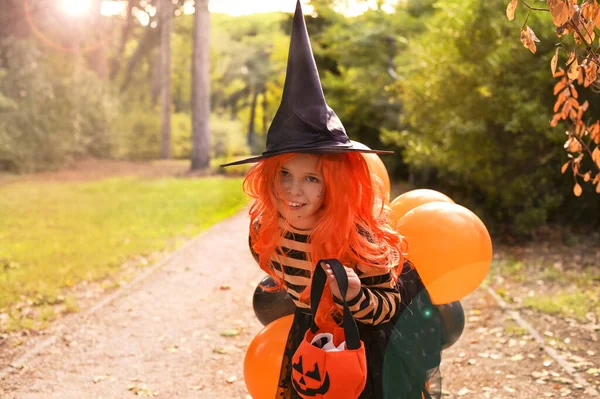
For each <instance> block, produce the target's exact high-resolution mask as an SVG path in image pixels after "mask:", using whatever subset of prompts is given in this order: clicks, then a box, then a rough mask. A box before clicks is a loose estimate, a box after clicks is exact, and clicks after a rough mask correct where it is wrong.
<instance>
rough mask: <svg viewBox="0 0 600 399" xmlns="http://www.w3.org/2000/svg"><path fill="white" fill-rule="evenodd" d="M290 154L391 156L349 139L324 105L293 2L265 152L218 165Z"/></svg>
mask: <svg viewBox="0 0 600 399" xmlns="http://www.w3.org/2000/svg"><path fill="white" fill-rule="evenodd" d="M290 152H302V153H311V154H332V153H340V152H368V153H376V154H393V152H392V151H383V150H372V149H370V148H368V147H367V146H365V145H364V144H361V143H359V142H356V141H352V140H350V139H349V138H348V135H347V134H346V129H344V125H342V122H341V121H340V119H339V118H338V116H337V115H336V114H335V112H334V111H333V110H332V109H331V108H330V107H329V106H328V105H327V102H326V101H325V95H324V94H323V88H322V87H321V80H320V79H319V72H318V71H317V64H316V62H315V59H314V57H313V52H312V48H311V46H310V40H309V37H308V31H307V30H306V23H305V22H304V15H303V13H302V7H301V5H300V0H297V2H296V12H295V13H294V20H293V23H292V35H291V41H290V50H289V54H288V64H287V72H286V77H285V84H284V86H283V94H282V99H281V104H280V105H279V109H278V110H277V113H276V114H275V118H273V122H272V123H271V126H270V127H269V131H268V132H267V146H266V149H265V151H264V152H263V153H262V155H259V156H254V157H251V158H246V159H243V160H240V161H235V162H230V163H227V164H224V165H221V166H231V165H239V164H244V163H251V162H258V161H260V160H263V159H265V158H268V157H272V156H275V155H280V154H286V153H290Z"/></svg>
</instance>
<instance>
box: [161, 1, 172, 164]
mask: <svg viewBox="0 0 600 399" xmlns="http://www.w3.org/2000/svg"><path fill="white" fill-rule="evenodd" d="M159 11H160V22H161V25H162V27H161V31H160V101H161V109H162V113H161V114H162V129H161V130H162V139H161V146H160V157H161V158H162V159H169V158H171V103H172V102H173V101H172V95H171V32H172V31H173V3H172V2H171V0H161V2H160V3H159Z"/></svg>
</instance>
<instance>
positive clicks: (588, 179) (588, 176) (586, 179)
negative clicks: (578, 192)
mask: <svg viewBox="0 0 600 399" xmlns="http://www.w3.org/2000/svg"><path fill="white" fill-rule="evenodd" d="M590 179H591V175H590V172H586V174H584V175H583V181H584V182H586V183H587V182H589V181H590Z"/></svg>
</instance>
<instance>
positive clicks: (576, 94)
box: [569, 85, 579, 98]
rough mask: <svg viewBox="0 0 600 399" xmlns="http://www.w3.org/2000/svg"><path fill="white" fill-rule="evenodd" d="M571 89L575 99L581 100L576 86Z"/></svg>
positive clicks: (570, 87)
mask: <svg viewBox="0 0 600 399" xmlns="http://www.w3.org/2000/svg"><path fill="white" fill-rule="evenodd" d="M569 89H571V96H572V97H573V98H579V94H578V93H577V90H575V86H573V85H570V86H569Z"/></svg>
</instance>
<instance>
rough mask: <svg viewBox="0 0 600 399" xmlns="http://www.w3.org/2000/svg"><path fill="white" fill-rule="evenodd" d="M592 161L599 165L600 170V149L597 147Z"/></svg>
mask: <svg viewBox="0 0 600 399" xmlns="http://www.w3.org/2000/svg"><path fill="white" fill-rule="evenodd" d="M592 160H593V161H594V162H595V163H596V165H598V168H600V148H599V147H596V148H595V149H594V151H592Z"/></svg>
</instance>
